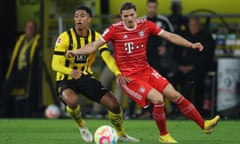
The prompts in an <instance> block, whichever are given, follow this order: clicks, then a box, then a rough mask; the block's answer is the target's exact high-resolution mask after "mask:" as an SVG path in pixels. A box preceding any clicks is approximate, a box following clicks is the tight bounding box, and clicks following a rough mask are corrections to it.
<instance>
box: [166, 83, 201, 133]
mask: <svg viewBox="0 0 240 144" xmlns="http://www.w3.org/2000/svg"><path fill="white" fill-rule="evenodd" d="M163 95H164V96H165V97H166V98H168V99H169V100H170V101H171V102H173V103H175V104H177V106H178V108H179V109H180V111H181V112H182V114H183V115H184V116H186V117H187V118H188V119H191V120H193V121H195V122H196V123H197V124H198V125H199V126H200V127H201V128H202V129H203V128H204V119H203V118H202V116H201V115H200V113H199V112H198V110H197V109H196V108H195V106H194V105H193V104H192V103H191V102H190V101H188V100H187V99H186V98H185V97H183V96H182V95H181V94H180V93H179V92H178V91H176V90H175V89H174V88H173V86H172V85H171V84H168V85H167V86H166V87H165V88H164V90H163Z"/></svg>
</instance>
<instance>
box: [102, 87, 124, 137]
mask: <svg viewBox="0 0 240 144" xmlns="http://www.w3.org/2000/svg"><path fill="white" fill-rule="evenodd" d="M100 103H101V104H102V105H103V106H104V107H106V108H107V109H108V110H109V111H108V115H109V119H110V121H111V123H112V124H113V125H114V127H115V129H116V130H117V133H118V135H123V134H124V129H123V112H122V109H121V107H120V105H119V103H118V101H117V99H116V98H115V96H114V95H113V94H112V93H110V92H108V93H106V94H105V95H104V96H103V97H102V99H101V100H100Z"/></svg>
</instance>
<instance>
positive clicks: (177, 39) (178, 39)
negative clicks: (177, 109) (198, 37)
mask: <svg viewBox="0 0 240 144" xmlns="http://www.w3.org/2000/svg"><path fill="white" fill-rule="evenodd" d="M158 35H159V36H160V37H162V38H164V39H166V40H168V41H170V42H171V43H174V44H176V45H180V46H184V47H188V48H193V49H198V50H199V51H202V50H203V45H202V44H201V43H200V42H196V43H192V42H190V41H188V40H186V39H185V38H183V37H182V36H180V35H178V34H174V33H171V32H168V31H164V30H162V31H161V32H160V33H159V34H158Z"/></svg>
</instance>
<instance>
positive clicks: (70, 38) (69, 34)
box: [68, 30, 73, 50]
mask: <svg viewBox="0 0 240 144" xmlns="http://www.w3.org/2000/svg"><path fill="white" fill-rule="evenodd" d="M68 36H69V47H68V50H72V49H73V39H72V34H71V30H69V31H68Z"/></svg>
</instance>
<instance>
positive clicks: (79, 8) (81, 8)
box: [75, 6, 92, 17]
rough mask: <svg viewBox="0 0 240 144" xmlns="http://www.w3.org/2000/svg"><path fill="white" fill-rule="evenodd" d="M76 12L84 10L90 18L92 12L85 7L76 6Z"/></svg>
mask: <svg viewBox="0 0 240 144" xmlns="http://www.w3.org/2000/svg"><path fill="white" fill-rule="evenodd" d="M78 10H84V11H86V12H87V13H88V14H89V16H90V17H92V10H91V9H90V8H89V7H87V6H77V7H76V9H75V12H76V11H78Z"/></svg>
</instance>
